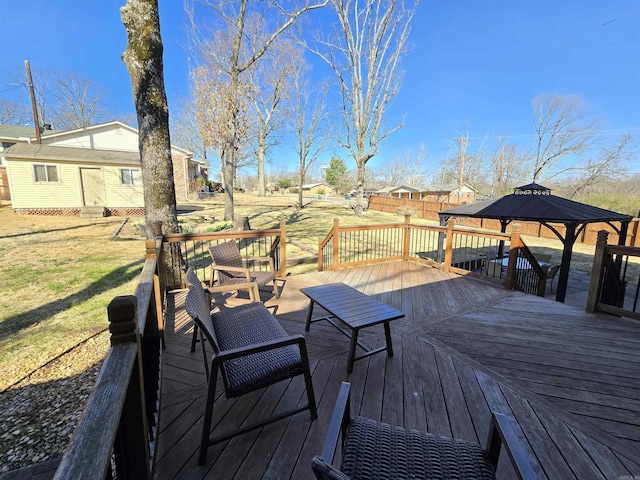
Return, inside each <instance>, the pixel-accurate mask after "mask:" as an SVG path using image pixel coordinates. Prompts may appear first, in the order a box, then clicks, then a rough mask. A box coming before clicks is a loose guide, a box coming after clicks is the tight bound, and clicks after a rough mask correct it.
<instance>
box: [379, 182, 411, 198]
mask: <svg viewBox="0 0 640 480" xmlns="http://www.w3.org/2000/svg"><path fill="white" fill-rule="evenodd" d="M375 193H376V195H378V196H380V197H394V198H408V199H410V200H411V199H414V200H420V189H418V188H416V187H409V186H407V185H398V186H395V187H385V188H381V189H380V190H378V191H377V192H375Z"/></svg>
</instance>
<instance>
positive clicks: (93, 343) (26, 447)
mask: <svg viewBox="0 0 640 480" xmlns="http://www.w3.org/2000/svg"><path fill="white" fill-rule="evenodd" d="M108 348H109V333H108V332H103V333H101V334H99V335H97V336H95V337H93V338H91V339H89V340H88V341H86V342H84V343H82V344H80V345H79V346H77V347H76V348H74V349H73V350H71V351H70V352H68V353H66V354H65V355H63V356H61V357H59V358H57V359H56V360H54V361H53V362H51V363H49V364H47V365H46V366H44V367H43V368H41V369H39V370H37V371H36V372H35V373H33V374H32V375H31V376H30V377H29V378H26V379H24V380H22V381H21V382H20V383H18V384H16V385H14V386H13V387H11V388H10V389H9V390H7V391H5V392H3V393H2V394H0V474H1V473H4V472H7V471H10V470H16V469H18V468H22V467H26V466H28V465H33V464H36V463H40V462H46V461H48V460H50V459H52V458H55V457H59V456H61V455H62V453H63V452H64V450H65V448H66V446H67V444H68V442H69V439H70V437H71V435H72V433H73V431H74V429H75V427H76V424H77V422H78V419H79V418H80V416H81V415H82V410H83V408H84V405H85V402H86V401H87V398H88V397H89V394H90V393H91V390H92V389H93V386H94V384H95V381H96V378H97V376H98V373H99V372H100V367H101V366H102V360H103V359H104V356H105V354H106V353H107V350H108Z"/></svg>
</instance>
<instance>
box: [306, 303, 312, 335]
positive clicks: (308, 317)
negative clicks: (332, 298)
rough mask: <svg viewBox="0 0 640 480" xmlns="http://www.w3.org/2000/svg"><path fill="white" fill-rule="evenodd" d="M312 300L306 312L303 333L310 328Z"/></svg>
mask: <svg viewBox="0 0 640 480" xmlns="http://www.w3.org/2000/svg"><path fill="white" fill-rule="evenodd" d="M313 303H314V302H313V300H310V301H309V311H308V312H307V323H306V325H305V326H304V331H305V332H308V331H309V327H311V314H313Z"/></svg>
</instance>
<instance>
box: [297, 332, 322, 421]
mask: <svg viewBox="0 0 640 480" xmlns="http://www.w3.org/2000/svg"><path fill="white" fill-rule="evenodd" d="M300 357H301V358H302V370H303V374H304V384H305V387H306V389H307V401H308V402H309V412H310V413H311V420H315V419H316V418H318V409H317V407H316V396H315V394H314V393H313V381H312V380H311V369H310V368H309V356H308V355H307V345H306V344H305V343H304V342H303V343H301V344H300Z"/></svg>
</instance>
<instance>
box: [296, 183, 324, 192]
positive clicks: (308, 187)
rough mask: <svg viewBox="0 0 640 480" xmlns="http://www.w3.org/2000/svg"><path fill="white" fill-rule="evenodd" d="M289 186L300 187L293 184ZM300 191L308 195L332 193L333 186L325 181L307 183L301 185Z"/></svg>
mask: <svg viewBox="0 0 640 480" xmlns="http://www.w3.org/2000/svg"><path fill="white" fill-rule="evenodd" d="M291 188H300V187H298V186H295V187H291ZM302 193H306V194H309V195H332V194H333V187H332V186H331V185H327V184H325V183H308V184H305V185H302Z"/></svg>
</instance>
